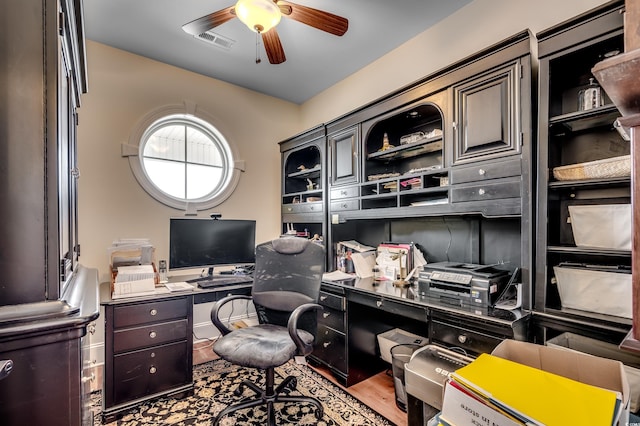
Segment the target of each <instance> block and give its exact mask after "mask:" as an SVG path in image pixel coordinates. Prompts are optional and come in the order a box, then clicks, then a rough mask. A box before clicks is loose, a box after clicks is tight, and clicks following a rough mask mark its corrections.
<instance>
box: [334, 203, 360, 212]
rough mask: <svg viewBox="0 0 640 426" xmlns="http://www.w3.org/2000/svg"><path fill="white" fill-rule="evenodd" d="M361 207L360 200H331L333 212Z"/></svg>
mask: <svg viewBox="0 0 640 426" xmlns="http://www.w3.org/2000/svg"><path fill="white" fill-rule="evenodd" d="M359 208H360V200H342V201H332V202H331V211H332V212H335V211H348V210H358V209H359Z"/></svg>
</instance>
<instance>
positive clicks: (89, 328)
mask: <svg viewBox="0 0 640 426" xmlns="http://www.w3.org/2000/svg"><path fill="white" fill-rule="evenodd" d="M87 331H88V332H89V334H92V335H93V334H95V333H96V325H95V324H94V323H91V324H89V325H88V326H87Z"/></svg>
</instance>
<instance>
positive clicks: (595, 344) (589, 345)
mask: <svg viewBox="0 0 640 426" xmlns="http://www.w3.org/2000/svg"><path fill="white" fill-rule="evenodd" d="M547 346H550V347H553V348H558V349H564V350H568V351H574V352H580V353H585V354H588V355H594V356H599V357H602V358H609V359H615V360H616V361H620V362H622V363H623V364H624V371H625V373H626V374H627V381H628V382H629V410H630V411H631V412H632V413H635V412H637V411H638V409H640V356H637V355H635V354H632V353H630V352H624V351H622V350H620V349H618V346H616V345H614V344H612V343H607V342H602V341H600V340H596V339H591V338H589V337H585V336H581V335H579V334H574V333H562V334H560V335H558V336H556V337H554V338H553V339H549V340H547Z"/></svg>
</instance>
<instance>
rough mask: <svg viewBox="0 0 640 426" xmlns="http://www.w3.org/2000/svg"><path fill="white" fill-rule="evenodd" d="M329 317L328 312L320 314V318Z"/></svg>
mask: <svg viewBox="0 0 640 426" xmlns="http://www.w3.org/2000/svg"><path fill="white" fill-rule="evenodd" d="M329 315H331V313H330V312H323V313H322V318H329Z"/></svg>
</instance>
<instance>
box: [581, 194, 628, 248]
mask: <svg viewBox="0 0 640 426" xmlns="http://www.w3.org/2000/svg"><path fill="white" fill-rule="evenodd" d="M569 216H570V217H571V229H573V238H574V240H575V242H576V246H578V247H595V248H602V249H614V250H631V205H630V204H602V205H580V206H569Z"/></svg>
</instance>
